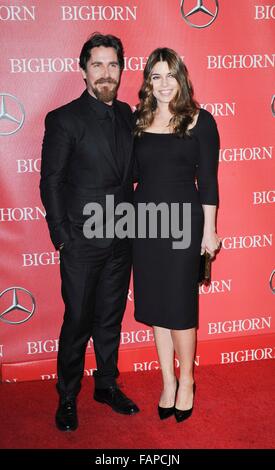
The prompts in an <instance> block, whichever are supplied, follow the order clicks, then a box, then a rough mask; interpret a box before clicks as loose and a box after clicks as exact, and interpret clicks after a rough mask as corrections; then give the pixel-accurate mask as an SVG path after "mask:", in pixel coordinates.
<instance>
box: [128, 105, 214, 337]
mask: <svg viewBox="0 0 275 470" xmlns="http://www.w3.org/2000/svg"><path fill="white" fill-rule="evenodd" d="M218 159H219V136H218V131H217V126H216V123H215V120H214V118H213V116H212V115H211V114H210V113H209V112H208V111H206V110H204V109H200V110H199V116H198V119H197V123H196V125H195V127H193V129H191V130H190V136H189V137H185V138H179V137H177V136H176V135H175V134H157V133H150V132H144V133H143V134H142V135H141V136H140V137H136V138H135V160H136V168H137V175H138V178H137V179H138V184H137V187H136V190H135V196H134V201H135V206H136V215H137V209H138V203H149V202H153V203H155V204H159V203H161V202H165V203H166V204H168V206H169V205H170V203H191V244H190V246H189V247H188V248H185V249H173V248H172V241H173V238H172V235H171V233H170V236H169V238H160V237H159V235H160V227H159V226H158V233H157V238H148V237H147V238H138V237H136V238H135V239H134V241H133V278H134V299H135V319H136V320H137V321H140V322H143V323H146V324H148V325H153V326H161V327H164V328H169V329H176V330H181V329H183V330H184V329H188V328H193V327H196V326H197V321H198V281H197V279H198V273H199V261H200V249H201V240H202V235H203V225H204V213H203V208H202V204H209V205H217V203H218V185H217V168H218ZM169 207H170V208H171V207H172V206H169ZM180 213H181V210H180ZM183 222H184V219H183V220H181V223H183ZM157 224H160V218H158V219H157ZM136 234H138V219H137V216H136ZM147 235H148V233H147Z"/></svg>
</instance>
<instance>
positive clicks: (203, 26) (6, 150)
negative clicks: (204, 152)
mask: <svg viewBox="0 0 275 470" xmlns="http://www.w3.org/2000/svg"><path fill="white" fill-rule="evenodd" d="M274 20H275V3H274V1H270V0H265V1H264V0H242V1H240V2H236V1H233V2H232V1H228V0H219V1H215V0H200V1H199V0H182V1H180V0H148V1H147V0H146V1H145V0H115V1H114V0H93V1H85V0H81V1H78V2H74V1H72V0H67V1H66V0H49V1H48V0H47V1H46V0H40V1H36V0H26V1H24V0H23V1H19V0H17V1H16V0H15V1H7V0H2V1H1V4H0V28H1V36H2V38H4V42H3V45H2V50H1V87H0V149H1V150H0V152H1V159H0V165H1V173H0V178H1V180H0V184H1V192H0V194H1V196H0V198H1V199H0V237H1V279H0V360H1V363H2V380H3V381H11V382H12V381H20V380H31V379H50V378H54V377H55V361H56V353H57V349H58V335H59V329H60V326H61V321H62V316H63V304H62V300H61V296H60V279H59V266H58V264H59V255H58V252H56V251H55V250H54V248H53V246H52V245H51V242H50V239H49V235H48V230H47V226H46V222H45V212H44V208H43V206H42V203H41V201H40V196H39V188H38V185H39V171H40V152H41V142H42V138H43V132H44V117H45V115H46V113H47V112H48V111H49V110H51V109H53V108H56V107H58V106H61V105H62V104H64V103H66V102H69V101H71V100H72V99H74V98H76V97H77V96H79V95H80V94H81V93H82V91H83V89H84V82H83V81H82V78H81V76H80V73H79V67H78V56H79V52H80V50H81V47H82V45H83V43H84V42H85V41H86V39H87V38H88V36H89V35H90V34H91V33H92V32H93V31H101V32H103V33H112V34H115V35H118V36H119V37H121V39H122V41H123V43H124V46H125V70H124V73H123V77H122V82H121V87H120V91H119V99H121V100H124V101H127V102H128V103H129V104H130V105H131V106H134V105H135V104H136V103H137V93H138V90H139V87H140V85H141V80H142V70H143V68H144V64H145V62H146V57H147V56H148V55H149V54H150V52H151V51H152V50H153V49H154V48H156V47H159V46H168V47H171V48H174V49H175V50H177V51H178V52H179V54H180V55H181V56H182V57H183V59H184V61H185V63H186V65H187V67H188V69H189V72H190V75H191V79H192V82H193V84H194V88H195V92H196V98H197V100H198V101H199V103H200V104H201V106H202V107H203V108H205V109H207V110H208V111H210V112H211V113H212V114H213V116H214V117H215V119H216V121H217V124H218V128H219V131H220V136H221V150H220V165H219V188H220V208H219V212H218V233H219V236H220V237H221V238H222V249H221V252H220V254H219V255H218V257H217V259H216V260H215V262H214V263H213V269H212V282H211V284H210V285H209V286H201V287H200V325H199V330H198V349H197V355H196V361H195V363H196V366H200V365H202V364H210V363H221V364H225V363H232V362H242V361H252V360H265V359H274V346H275V334H274V333H275V311H274V305H275V303H274V301H275V297H274V294H275V271H274V270H275V259H274V258H275V257H274V225H275V218H274V202H275V181H274V174H275V172H274V170H275V165H274V124H275V84H274V66H275V54H274V43H275V41H274V39H275V28H274V23H275V21H274ZM133 311H134V305H133V289H132V284H131V285H130V289H129V295H128V305H127V310H126V313H125V317H124V321H123V328H122V334H121V349H120V369H121V370H133V371H139V370H150V369H152V368H158V367H159V366H158V361H157V356H156V352H155V349H154V344H153V335H152V331H151V329H150V328H149V327H148V326H146V325H142V324H139V323H137V322H135V320H134V318H133ZM94 368H95V361H94V356H93V345H92V341H91V342H90V343H89V346H88V349H87V361H86V371H85V373H86V374H87V375H92V372H93V369H94Z"/></svg>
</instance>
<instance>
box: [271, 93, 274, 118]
mask: <svg viewBox="0 0 275 470" xmlns="http://www.w3.org/2000/svg"><path fill="white" fill-rule="evenodd" d="M271 112H272V115H273V116H274V117H275V95H273V96H272V98H271Z"/></svg>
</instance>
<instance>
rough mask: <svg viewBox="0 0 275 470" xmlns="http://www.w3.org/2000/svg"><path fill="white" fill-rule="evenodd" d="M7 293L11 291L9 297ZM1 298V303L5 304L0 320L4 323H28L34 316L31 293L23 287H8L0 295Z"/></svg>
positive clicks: (33, 301)
mask: <svg viewBox="0 0 275 470" xmlns="http://www.w3.org/2000/svg"><path fill="white" fill-rule="evenodd" d="M9 291H11V295H9V294H7V292H9ZM1 297H3V301H2V303H4V304H5V305H4V308H5V307H6V308H5V309H4V310H3V311H1V313H0V320H1V321H3V322H4V323H9V324H10V325H19V324H20V323H25V322H26V321H28V320H29V319H30V318H31V316H32V315H33V314H34V311H35V299H34V297H33V295H32V294H31V292H30V291H28V290H27V289H24V287H8V289H5V290H3V292H1V293H0V298H1ZM19 297H20V301H19ZM7 305H8V306H7ZM1 310H2V309H1ZM22 314H23V318H22Z"/></svg>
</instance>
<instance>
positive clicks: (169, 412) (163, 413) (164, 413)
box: [158, 379, 179, 419]
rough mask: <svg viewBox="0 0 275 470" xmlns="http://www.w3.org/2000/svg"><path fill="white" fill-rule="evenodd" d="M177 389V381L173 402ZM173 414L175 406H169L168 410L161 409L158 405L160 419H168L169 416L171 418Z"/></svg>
mask: <svg viewBox="0 0 275 470" xmlns="http://www.w3.org/2000/svg"><path fill="white" fill-rule="evenodd" d="M178 388H179V381H178V379H177V386H176V391H175V401H176V395H177V391H178ZM174 412H175V405H174V406H170V407H169V408H163V407H162V406H159V405H158V414H159V417H160V419H167V418H170V416H173V414H174Z"/></svg>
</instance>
